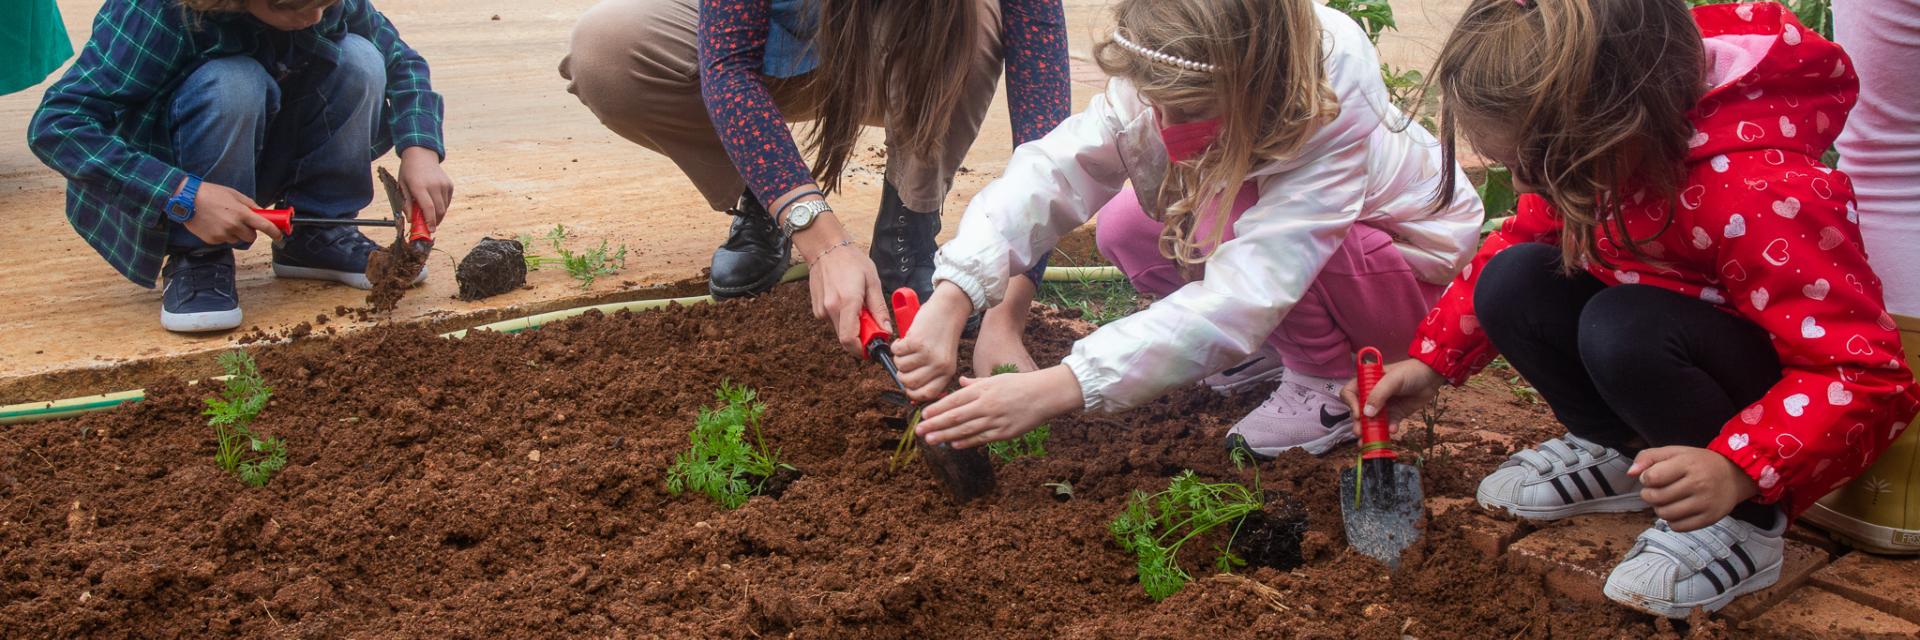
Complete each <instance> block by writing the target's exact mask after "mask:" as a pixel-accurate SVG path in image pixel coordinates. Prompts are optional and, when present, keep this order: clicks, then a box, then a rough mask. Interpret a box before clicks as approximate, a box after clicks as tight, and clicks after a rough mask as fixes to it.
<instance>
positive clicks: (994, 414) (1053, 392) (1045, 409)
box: [915, 365, 1085, 449]
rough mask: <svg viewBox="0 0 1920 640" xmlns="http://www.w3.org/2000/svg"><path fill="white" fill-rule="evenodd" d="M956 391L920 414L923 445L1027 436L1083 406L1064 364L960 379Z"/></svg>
mask: <svg viewBox="0 0 1920 640" xmlns="http://www.w3.org/2000/svg"><path fill="white" fill-rule="evenodd" d="M960 387H961V389H960V390H959V391H955V392H953V395H950V396H947V397H946V398H943V399H941V400H940V401H939V402H935V403H933V406H930V407H927V409H926V412H925V413H923V414H922V416H921V417H922V418H923V419H922V420H921V421H920V426H919V427H917V428H916V429H915V431H916V432H917V433H919V434H920V435H921V436H924V437H925V438H926V439H927V444H940V443H943V442H948V443H952V444H953V446H954V447H956V448H960V449H966V448H970V447H977V446H980V445H983V444H987V443H989V442H998V441H1001V440H1006V439H1008V438H1013V437H1017V436H1019V435H1020V434H1023V433H1026V432H1028V431H1032V430H1033V429H1034V427H1038V426H1040V425H1042V424H1046V422H1047V421H1048V420H1052V419H1054V418H1055V417H1058V416H1060V415H1063V414H1066V413H1068V412H1070V411H1073V410H1075V409H1079V408H1080V407H1081V406H1083V405H1084V403H1085V400H1084V399H1083V398H1082V396H1081V392H1080V380H1079V379H1077V378H1075V377H1074V376H1073V371H1072V370H1070V369H1068V368H1067V367H1066V365H1055V366H1053V367H1048V368H1046V369H1041V370H1039V371H1033V372H1029V373H1009V374H1006V375H999V376H993V377H990V378H978V379H975V378H961V379H960Z"/></svg>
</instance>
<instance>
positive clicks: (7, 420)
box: [0, 265, 1124, 425]
mask: <svg viewBox="0 0 1920 640" xmlns="http://www.w3.org/2000/svg"><path fill="white" fill-rule="evenodd" d="M806 277H807V267H806V265H794V266H793V268H791V269H788V270H787V273H786V275H784V276H782V277H781V279H780V281H781V282H782V283H787V282H793V281H796V280H801V279H804V278H806ZM1122 278H1124V276H1123V275H1122V274H1121V273H1120V270H1119V269H1116V268H1113V267H1052V268H1049V269H1047V273H1046V275H1045V276H1044V277H1043V279H1044V280H1045V281H1047V282H1108V281H1113V280H1119V279H1122ZM712 301H713V297H712V296H688V297H685V298H664V299H655V300H635V301H632V302H614V303H609V304H599V305H593V306H587V307H574V308H572V309H562V310H559V311H552V312H548V313H541V314H535V315H531V316H526V317H522V318H514V319H512V320H503V321H501V322H495V323H492V324H484V325H480V326H477V327H474V328H471V329H462V330H459V331H454V332H451V333H444V334H441V335H440V337H442V338H452V339H456V340H457V339H460V338H465V337H467V334H469V333H472V332H474V331H497V332H500V333H519V332H522V331H531V330H534V329H538V328H540V327H543V326H546V325H549V324H553V323H555V322H559V321H561V320H565V319H567V318H572V317H575V316H579V315H582V314H585V313H587V312H589V311H599V312H601V313H606V314H612V313H616V312H620V311H632V312H640V311H646V310H650V309H658V308H661V307H665V306H668V305H673V304H679V305H695V304H704V303H707V302H712ZM223 379H225V376H222V377H219V378H213V380H215V381H218V380H223ZM146 397H147V393H146V390H145V389H134V390H132V391H120V392H116V393H105V394H101V395H97V396H83V397H79V398H68V399H65V400H54V401H51V402H26V403H21V404H14V405H7V406H4V407H0V425H9V424H20V423H25V422H40V421H42V420H56V419H59V418H71V417H74V416H78V415H83V414H88V413H94V412H99V411H107V410H110V409H114V408H116V407H119V406H120V405H124V404H128V403H133V402H139V401H141V400H145V399H146Z"/></svg>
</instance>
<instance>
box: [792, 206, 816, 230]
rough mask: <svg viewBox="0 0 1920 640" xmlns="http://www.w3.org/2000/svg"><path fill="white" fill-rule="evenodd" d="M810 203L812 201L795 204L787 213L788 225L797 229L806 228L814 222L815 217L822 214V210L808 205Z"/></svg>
mask: <svg viewBox="0 0 1920 640" xmlns="http://www.w3.org/2000/svg"><path fill="white" fill-rule="evenodd" d="M809 204H811V203H805V202H803V203H800V204H798V205H794V207H793V210H792V211H790V212H788V213H787V224H788V226H791V227H793V228H795V229H804V228H806V226H807V225H810V224H813V219H814V218H815V217H817V216H819V215H820V211H819V210H818V209H815V208H813V207H812V206H808V205H809Z"/></svg>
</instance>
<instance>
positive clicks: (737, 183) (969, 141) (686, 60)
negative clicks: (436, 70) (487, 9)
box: [560, 0, 1002, 212]
mask: <svg viewBox="0 0 1920 640" xmlns="http://www.w3.org/2000/svg"><path fill="white" fill-rule="evenodd" d="M699 4H700V0H601V2H600V3H599V4H596V5H594V6H593V7H592V8H591V9H588V10H587V12H586V13H585V14H583V15H581V17H580V22H579V24H578V25H577V26H575V27H574V31H573V42H572V45H571V49H570V52H569V53H568V54H567V57H566V58H565V59H563V60H561V61H560V75H561V77H564V78H566V79H567V80H568V81H569V82H568V85H567V91H569V92H571V93H573V94H574V95H575V96H578V97H579V98H580V102H582V103H584V104H586V105H587V108H588V109H589V110H591V111H593V114H594V116H596V117H598V118H600V122H601V123H602V124H605V125H606V126H607V128H609V129H612V130H613V132H614V133H617V134H620V136H621V137H624V138H626V139H628V140H632V141H633V142H635V143H638V144H639V145H640V146H642V147H646V148H648V149H652V150H654V151H657V152H659V153H661V154H663V155H665V156H667V157H668V158H671V159H673V161H674V163H675V164H677V165H679V166H680V170H681V171H682V172H684V173H686V175H687V178H688V179H691V180H692V181H693V184H694V186H695V187H697V188H699V189H700V193H701V195H703V196H706V198H707V202H708V204H710V205H712V206H713V208H714V210H715V211H723V210H726V209H729V208H732V207H733V206H734V205H735V204H736V203H737V201H738V200H739V198H740V194H741V192H742V191H743V190H744V189H745V188H746V182H745V181H744V180H743V179H742V178H741V177H740V172H739V171H738V170H737V169H735V168H734V166H733V162H732V160H730V159H728V157H727V153H726V150H725V149H723V148H722V147H721V146H720V138H719V137H718V136H717V135H716V134H715V133H714V127H713V122H712V121H711V120H710V119H708V117H707V106H706V103H705V102H704V101H703V100H702V99H701V97H700V69H699V64H700V61H699V52H698V42H699V40H698V32H699V23H700V7H699ZM980 4H981V5H982V10H981V11H980V12H979V13H980V29H981V30H982V31H983V32H984V33H985V36H984V37H982V38H980V42H981V43H982V44H981V46H980V51H979V55H977V56H975V57H974V60H975V64H976V66H975V68H974V70H973V73H972V75H971V76H970V78H971V80H970V81H969V85H970V86H969V88H968V91H967V93H966V97H965V98H963V99H962V100H963V102H962V103H961V105H960V106H959V107H958V108H957V109H955V110H954V118H953V122H951V123H949V124H948V125H947V126H948V128H947V136H946V141H945V144H944V145H943V148H942V150H941V151H940V152H939V153H938V154H937V156H938V157H931V158H923V157H912V154H909V153H907V152H905V151H904V150H902V149H899V148H896V144H895V143H896V141H897V139H898V138H897V137H896V136H894V135H891V134H889V135H888V136H887V175H886V179H887V182H888V183H890V184H892V185H893V186H894V188H895V189H896V190H898V191H899V193H900V199H901V201H902V203H904V204H906V205H907V208H909V209H912V210H914V211H921V212H932V211H938V210H940V205H941V203H942V202H943V201H945V200H946V196H947V190H948V189H949V188H951V187H952V186H953V175H954V172H955V171H957V170H958V169H959V168H960V161H961V160H962V159H964V158H965V157H966V155H967V149H968V148H969V147H972V146H973V140H974V138H975V137H977V136H979V134H980V123H981V121H982V120H984V119H985V118H986V114H987V108H988V107H989V106H991V105H992V104H993V94H994V91H995V88H996V87H997V86H998V85H999V83H1000V70H1001V66H1002V61H1001V49H1000V3H999V1H998V0H980ZM933 46H938V45H933ZM875 53H876V55H885V53H884V52H875ZM801 80H802V79H801V78H793V79H787V80H781V79H776V78H764V81H765V83H766V85H767V88H768V90H769V91H770V92H771V93H772V94H773V99H774V103H775V105H776V106H777V107H778V108H779V109H780V112H781V114H782V115H784V116H785V117H786V118H787V120H788V122H801V121H806V120H811V119H813V118H814V115H813V114H811V113H807V112H806V111H807V110H806V108H805V107H804V106H803V105H801V104H799V102H800V101H799V97H800V96H799V93H800V92H799V91H797V90H796V89H798V88H799V86H800V85H801V84H802V82H801ZM879 111H880V112H879V113H874V114H869V115H868V117H867V124H868V125H869V126H880V127H886V126H889V125H890V122H889V120H890V119H891V118H890V116H889V114H888V113H887V112H886V110H885V109H884V108H883V109H880V110H879ZM769 204H771V203H769Z"/></svg>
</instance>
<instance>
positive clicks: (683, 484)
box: [667, 381, 793, 509]
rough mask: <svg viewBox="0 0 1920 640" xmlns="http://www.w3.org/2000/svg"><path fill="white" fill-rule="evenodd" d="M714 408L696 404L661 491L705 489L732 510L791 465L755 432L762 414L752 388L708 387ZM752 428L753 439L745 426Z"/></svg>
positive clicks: (760, 404)
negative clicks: (685, 442)
mask: <svg viewBox="0 0 1920 640" xmlns="http://www.w3.org/2000/svg"><path fill="white" fill-rule="evenodd" d="M713 395H714V397H715V398H718V399H719V400H720V404H719V405H718V406H716V407H712V408H707V407H702V408H701V409H700V416H699V417H698V418H697V419H696V420H695V421H694V425H693V430H692V431H691V432H689V433H688V434H687V439H688V440H689V441H690V446H689V447H688V449H687V450H686V451H685V452H683V453H681V454H680V455H679V457H676V458H674V461H673V466H672V467H670V468H668V469H667V491H668V492H670V493H672V494H673V495H676V496H677V495H680V494H681V493H683V492H686V491H689V490H691V491H698V492H700V493H704V494H707V497H709V498H712V499H713V501H714V502H718V503H720V506H723V507H726V508H728V509H737V508H739V507H740V506H741V505H744V504H746V503H747V500H749V499H751V498H752V497H753V496H754V495H755V494H758V493H759V492H760V491H761V489H763V488H764V487H766V484H767V481H768V480H769V479H771V478H772V477H773V474H774V472H776V471H779V470H781V469H792V468H793V467H792V466H789V465H786V464H782V463H781V462H780V452H778V451H775V450H772V449H768V448H767V441H766V438H764V437H762V436H761V434H760V416H761V414H764V413H766V411H767V405H765V404H762V403H761V402H760V400H759V396H758V395H757V394H756V393H755V392H754V390H753V389H750V388H747V387H745V386H734V385H733V384H731V383H728V382H724V381H723V382H721V383H720V389H718V390H716V391H714V394H713ZM749 429H751V430H752V431H753V440H754V442H753V444H748V443H747V439H746V438H747V431H748V430H749Z"/></svg>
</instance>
